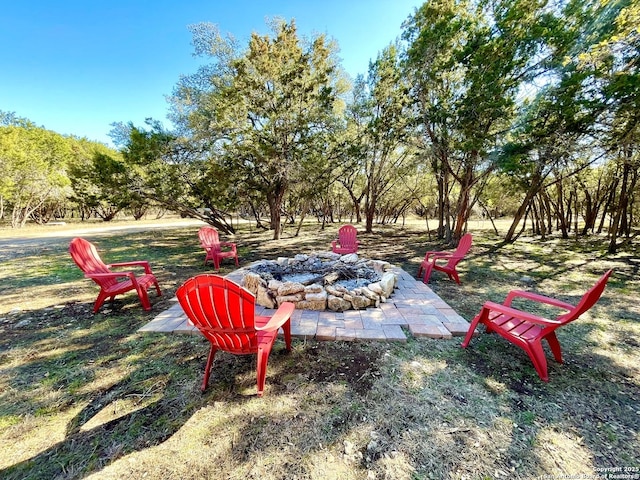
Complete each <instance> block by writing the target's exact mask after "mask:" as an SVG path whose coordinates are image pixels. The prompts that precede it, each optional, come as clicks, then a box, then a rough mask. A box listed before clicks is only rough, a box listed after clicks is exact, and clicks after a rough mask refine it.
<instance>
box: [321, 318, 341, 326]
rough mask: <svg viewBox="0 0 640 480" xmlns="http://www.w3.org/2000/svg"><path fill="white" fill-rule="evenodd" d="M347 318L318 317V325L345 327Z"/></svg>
mask: <svg viewBox="0 0 640 480" xmlns="http://www.w3.org/2000/svg"><path fill="white" fill-rule="evenodd" d="M345 324H346V321H345V320H336V318H326V317H325V318H320V319H318V327H333V328H344V327H345Z"/></svg>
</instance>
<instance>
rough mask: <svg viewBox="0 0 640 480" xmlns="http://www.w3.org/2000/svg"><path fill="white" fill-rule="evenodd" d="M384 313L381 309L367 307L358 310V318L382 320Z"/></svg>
mask: <svg viewBox="0 0 640 480" xmlns="http://www.w3.org/2000/svg"><path fill="white" fill-rule="evenodd" d="M384 316H385V313H384V312H383V311H382V310H378V309H375V310H374V309H373V308H368V309H366V310H360V318H361V319H362V320H382V319H383V318H384Z"/></svg>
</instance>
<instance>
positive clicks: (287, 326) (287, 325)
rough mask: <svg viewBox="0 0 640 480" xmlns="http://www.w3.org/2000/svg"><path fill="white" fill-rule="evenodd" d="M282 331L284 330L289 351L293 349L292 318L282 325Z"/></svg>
mask: <svg viewBox="0 0 640 480" xmlns="http://www.w3.org/2000/svg"><path fill="white" fill-rule="evenodd" d="M282 331H283V332H284V343H285V345H286V347H287V351H289V352H290V351H291V320H289V321H287V322H285V324H284V325H282Z"/></svg>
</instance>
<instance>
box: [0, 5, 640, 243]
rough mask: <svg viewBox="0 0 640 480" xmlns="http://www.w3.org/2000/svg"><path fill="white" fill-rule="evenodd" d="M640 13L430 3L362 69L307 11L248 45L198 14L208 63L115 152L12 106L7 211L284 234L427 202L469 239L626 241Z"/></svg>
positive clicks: (5, 138) (19, 216)
mask: <svg viewBox="0 0 640 480" xmlns="http://www.w3.org/2000/svg"><path fill="white" fill-rule="evenodd" d="M638 24H640V5H639V4H638V2H632V1H630V0H624V1H618V0H609V1H604V0H587V1H584V0H580V1H577V0H570V1H561V2H553V1H544V0H535V1H534V0H497V1H491V2H486V1H480V2H478V1H473V2H471V1H460V0H439V1H437V2H436V1H430V2H426V3H424V4H423V5H422V6H421V7H420V8H418V9H416V10H415V11H414V12H413V13H412V14H411V15H410V16H409V17H408V18H407V20H406V21H405V23H404V25H403V30H402V35H401V37H400V38H399V39H397V40H395V41H394V42H392V43H390V44H389V45H388V47H386V48H385V49H384V50H383V51H381V52H380V53H379V54H378V56H377V58H376V59H375V60H372V61H371V62H370V64H369V69H368V72H367V74H366V75H359V76H358V77H357V78H356V79H354V80H351V79H349V78H348V76H347V75H346V74H345V73H344V71H343V70H342V68H341V65H340V61H339V58H338V49H337V45H335V43H334V42H333V41H331V40H330V39H329V38H327V37H325V36H324V35H316V36H312V37H311V38H301V37H300V36H299V35H298V32H297V29H296V25H295V21H290V22H287V21H284V20H280V19H276V20H274V21H272V22H271V25H270V28H271V33H270V34H267V35H259V34H256V33H254V34H253V35H252V36H251V38H250V39H249V41H248V44H247V45H246V46H242V45H239V44H238V42H237V41H236V40H235V39H234V38H233V37H231V36H228V35H227V36H223V35H222V34H221V33H220V32H219V30H218V29H217V27H216V26H215V25H212V24H208V23H201V24H197V25H193V26H190V30H191V33H192V35H193V45H194V48H195V54H196V55H198V56H200V57H202V58H204V59H205V62H204V63H203V66H202V67H200V69H199V70H198V71H196V72H195V73H192V74H189V75H185V76H183V77H181V79H180V80H179V82H178V83H177V85H176V86H175V88H174V90H173V92H172V93H171V95H170V96H169V112H170V114H169V118H170V119H171V121H172V124H173V125H174V127H173V128H172V129H166V128H165V127H164V126H163V125H162V124H161V123H160V122H158V121H156V120H152V119H149V120H148V121H147V123H146V124H145V125H143V126H136V125H133V124H132V123H125V122H119V123H116V124H114V125H113V127H114V128H113V130H112V132H111V137H112V139H113V141H114V143H115V144H116V145H117V147H118V151H115V150H112V149H109V148H107V147H106V146H104V145H100V144H95V143H92V142H88V141H86V140H83V139H77V138H69V137H60V136H57V135H56V134H54V133H52V132H47V131H46V130H44V129H38V128H36V127H35V126H34V125H32V124H31V123H30V122H28V121H26V120H22V119H17V118H16V117H15V116H14V115H12V114H7V113H4V114H2V117H0V168H2V171H3V172H10V174H9V175H6V176H5V175H3V177H2V179H1V180H0V216H2V215H9V212H11V217H12V223H13V224H14V225H16V226H17V225H19V224H23V223H24V221H26V219H33V220H36V221H39V220H42V219H44V218H45V217H46V216H47V214H46V213H45V210H46V209H45V205H53V204H56V202H58V204H59V205H60V206H65V205H66V206H67V208H68V206H69V205H73V206H74V208H75V209H76V211H78V212H81V213H80V214H81V215H90V214H91V215H99V216H101V217H102V218H104V219H105V220H109V219H110V218H113V217H114V216H115V215H116V214H117V213H118V212H120V211H122V210H127V211H129V212H131V213H132V214H134V215H135V216H140V215H143V214H144V212H145V211H146V209H148V208H149V207H150V206H153V207H155V208H163V209H168V210H172V211H177V212H181V213H182V214H184V215H188V216H192V217H196V218H201V219H203V220H205V221H207V222H209V223H210V224H212V225H214V226H216V227H217V228H219V229H221V230H222V231H224V232H228V233H230V232H233V223H232V222H231V218H232V215H234V214H236V215H243V216H246V217H251V218H253V219H254V220H255V222H256V225H257V226H258V227H260V228H265V229H270V230H272V231H273V236H274V239H277V238H279V237H280V234H281V231H282V226H283V224H285V223H291V224H295V223H296V222H298V225H301V222H302V221H303V220H304V219H305V218H307V217H309V216H315V217H316V218H317V219H318V221H319V222H321V223H322V224H323V225H324V223H325V222H335V221H339V222H343V221H350V222H358V223H360V222H362V223H364V229H365V230H366V231H367V232H370V231H371V230H372V229H373V228H374V225H375V224H376V223H388V222H397V221H401V220H402V219H403V218H404V217H405V216H406V215H407V214H418V215H421V216H423V217H424V218H425V220H426V221H427V228H429V229H431V228H433V230H434V232H435V234H436V236H437V237H438V238H441V239H444V240H446V241H450V242H452V243H455V242H456V241H457V240H458V239H459V238H460V237H461V236H462V234H463V233H464V232H465V230H466V228H467V222H468V221H469V219H470V218H471V217H472V215H482V216H484V217H485V218H488V219H490V220H493V219H494V218H496V217H500V216H505V215H508V216H511V217H513V223H512V225H511V228H510V229H509V231H508V232H507V234H506V238H505V240H506V241H515V239H516V238H517V237H518V236H519V235H520V234H521V233H522V232H523V231H525V230H527V229H530V231H531V232H532V233H533V234H534V235H539V236H541V237H543V238H544V237H545V236H547V235H550V234H552V233H554V234H555V233H559V234H560V235H561V236H562V237H563V238H568V237H569V236H570V235H573V236H583V235H588V234H592V233H606V234H607V235H608V236H609V239H610V244H609V250H610V251H611V252H615V251H616V249H617V248H618V246H619V244H620V240H621V239H622V238H630V237H631V236H632V233H633V228H634V227H637V223H638V220H637V217H638V208H639V203H638V192H639V188H640V187H639V186H638V173H639V171H640V155H639V150H638V145H639V142H638V140H639V135H638V133H639V132H640V130H639V128H638V119H639V116H640V105H639V104H638V102H639V92H640V77H639V72H638V68H639V62H638V59H639V53H640V33H639V31H638V28H637V25H638ZM25 165H31V166H32V167H30V168H29V169H27V168H25ZM27 170H28V172H27ZM20 172H22V173H20ZM27 173H28V174H27ZM45 197H46V200H45ZM56 199H57V200H56ZM60 206H59V207H56V208H58V209H60V208H61V207H60ZM43 209H44V210H43ZM63 210H64V209H63ZM46 211H49V210H46ZM54 211H55V209H54ZM49 215H50V214H49ZM429 219H435V224H434V225H429V223H428V221H429ZM432 221H433V220H432Z"/></svg>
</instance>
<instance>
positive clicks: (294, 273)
mask: <svg viewBox="0 0 640 480" xmlns="http://www.w3.org/2000/svg"><path fill="white" fill-rule="evenodd" d="M391 268H392V265H391V264H390V263H388V262H383V261H379V260H368V259H365V258H360V257H358V255H357V254H355V253H351V254H348V255H339V254H336V253H333V252H319V253H314V254H312V255H302V254H301V255H296V256H295V257H294V258H279V259H278V260H275V261H274V260H261V261H258V262H255V263H254V264H252V265H250V266H249V267H247V268H246V269H245V270H246V272H244V274H243V275H244V276H243V281H242V283H243V285H244V286H245V287H246V288H247V289H248V290H249V291H251V292H252V293H253V294H254V295H255V296H256V302H257V303H258V304H259V305H262V306H264V307H267V308H276V307H277V306H278V305H280V304H281V303H283V302H293V303H295V304H296V308H299V309H304V310H325V309H327V308H328V309H330V310H334V311H343V310H350V309H360V308H367V307H369V306H375V307H377V306H379V305H380V302H384V301H386V299H387V298H389V296H391V294H392V292H393V289H394V287H395V284H396V281H397V279H396V275H395V274H394V273H393V272H391V271H390V270H391Z"/></svg>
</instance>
